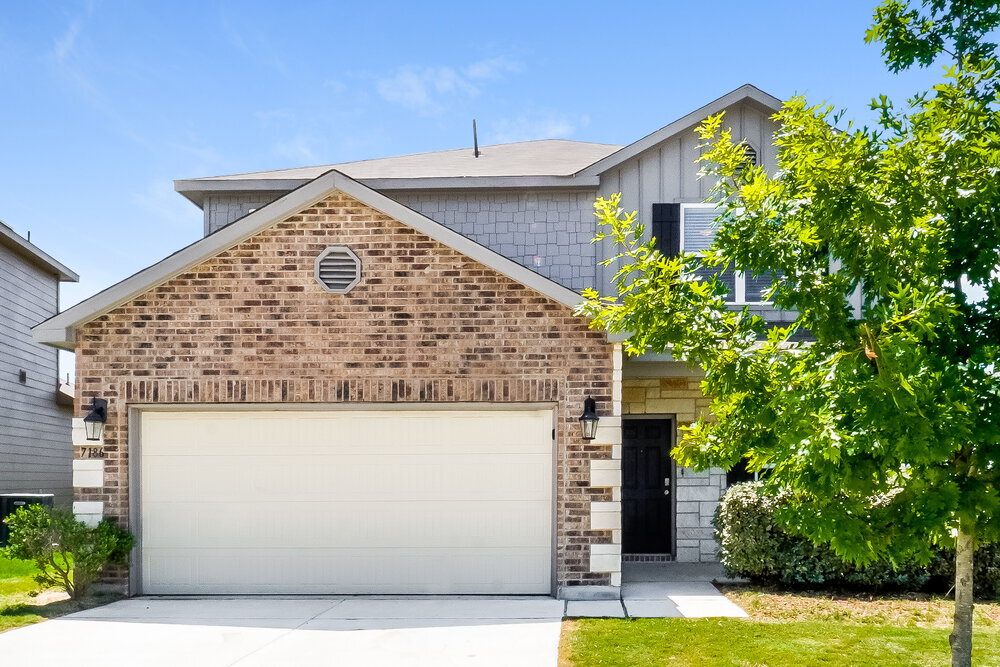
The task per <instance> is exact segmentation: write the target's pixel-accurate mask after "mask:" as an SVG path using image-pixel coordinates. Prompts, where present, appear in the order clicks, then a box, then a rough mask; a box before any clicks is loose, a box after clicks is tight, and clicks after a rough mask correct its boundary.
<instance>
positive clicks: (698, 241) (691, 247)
mask: <svg viewBox="0 0 1000 667" xmlns="http://www.w3.org/2000/svg"><path fill="white" fill-rule="evenodd" d="M718 216H719V212H718V210H717V209H715V208H709V207H706V208H685V209H684V250H685V252H697V251H699V250H708V247H709V246H710V245H712V241H713V240H714V239H715V219H716V218H717V217H718Z"/></svg>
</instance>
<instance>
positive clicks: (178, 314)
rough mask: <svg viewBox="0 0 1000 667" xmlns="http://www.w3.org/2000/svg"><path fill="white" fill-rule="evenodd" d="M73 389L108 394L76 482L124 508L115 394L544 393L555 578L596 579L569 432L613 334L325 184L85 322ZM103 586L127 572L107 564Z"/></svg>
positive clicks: (605, 537) (119, 511)
mask: <svg viewBox="0 0 1000 667" xmlns="http://www.w3.org/2000/svg"><path fill="white" fill-rule="evenodd" d="M330 245H346V246H349V247H350V248H351V249H352V250H353V251H354V252H355V253H356V254H357V255H358V256H359V257H360V259H361V262H362V266H363V269H362V271H363V277H362V280H361V282H360V284H359V285H358V286H357V287H355V288H354V289H353V290H352V291H350V292H349V293H347V294H331V293H329V292H327V291H325V290H324V289H323V288H322V287H321V286H320V285H319V284H317V283H316V281H315V280H314V278H313V271H314V261H315V258H316V256H317V255H318V254H319V253H320V252H321V251H322V250H323V249H325V248H326V247H327V246H330ZM77 384H78V387H79V390H80V393H79V396H80V397H81V403H84V404H88V403H89V398H90V397H91V396H101V397H103V398H107V399H108V400H109V421H108V424H107V427H106V432H105V450H106V459H105V466H104V472H105V476H104V486H103V487H98V488H83V489H77V498H76V499H77V501H81V502H103V503H104V514H105V515H106V516H110V517H114V518H117V519H119V520H120V521H122V522H127V520H128V511H129V510H128V507H129V504H128V492H129V491H128V478H129V477H128V458H127V453H128V452H127V442H128V407H129V406H131V405H136V404H149V403H288V402H291V403H341V402H352V403H354V402H384V403H394V402H414V401H416V402H448V403H451V402H517V403H522V402H525V403H526V402H551V403H553V404H554V405H555V406H556V413H557V421H558V426H557V429H556V431H557V433H556V442H557V460H556V462H555V469H556V489H557V497H556V535H557V538H556V543H557V546H556V561H557V579H558V584H559V585H560V586H574V585H584V584H589V585H607V584H609V583H610V580H611V578H610V575H609V574H608V573H606V572H592V571H591V570H590V556H591V554H590V546H591V545H593V544H602V545H606V544H611V543H612V531H611V530H595V529H592V528H591V525H590V505H591V503H593V502H607V501H611V499H612V498H611V491H610V489H608V488H603V487H593V486H590V482H589V479H590V474H591V464H590V462H591V459H608V458H610V457H611V445H598V444H588V443H586V442H585V441H583V440H581V439H580V430H579V425H578V423H577V417H578V416H579V412H580V410H581V408H582V404H583V399H584V398H585V397H586V396H587V395H593V396H594V398H595V399H597V402H598V409H599V411H601V412H602V413H603V414H608V413H609V412H610V410H611V399H612V346H611V345H609V344H608V343H607V341H606V339H605V336H604V334H603V333H600V332H596V331H591V330H589V329H588V327H587V322H586V320H585V319H583V318H579V317H574V316H573V315H572V313H571V311H570V309H569V308H567V307H566V306H564V305H562V304H559V303H557V302H555V301H552V300H551V299H549V298H548V297H545V296H542V295H540V294H538V293H536V292H534V291H533V290H530V289H528V288H527V287H525V286H524V285H521V284H519V283H517V282H515V281H513V280H512V279H510V278H508V277H506V276H504V275H502V274H500V273H498V272H496V271H494V270H493V269H490V268H488V267H486V266H484V265H482V264H479V263H477V262H475V261H473V260H471V259H469V258H467V257H465V256H464V255H462V254H460V253H459V252H458V251H456V250H454V249H451V248H449V247H447V246H445V245H443V244H441V243H439V242H437V241H434V240H432V239H430V238H428V237H427V236H425V235H422V234H420V233H418V232H416V231H415V230H413V229H411V228H409V227H406V226H404V225H403V224H401V223H399V222H398V221H396V220H394V219H392V218H390V217H388V216H386V215H384V214H382V213H379V212H378V211H376V210H374V209H372V208H369V207H367V206H366V205H364V204H362V203H360V202H358V201H356V200H354V199H352V198H350V197H348V196H347V195H344V194H341V193H334V194H332V195H330V196H329V197H327V198H326V199H325V200H324V201H322V202H321V203H319V204H317V205H315V206H312V207H310V208H308V209H306V210H304V211H301V212H300V213H299V214H297V215H293V216H291V217H289V218H287V219H286V220H284V221H282V222H279V223H277V224H275V225H273V226H272V227H270V228H268V229H267V230H265V231H263V232H261V233H259V234H257V235H255V236H253V237H251V238H249V239H247V240H246V241H244V242H242V243H240V244H238V245H236V246H235V247H233V248H231V249H229V250H227V251H224V252H222V253H220V254H219V255H217V256H215V257H214V258H212V259H210V260H208V261H206V262H204V263H202V264H201V265H199V266H197V267H195V268H194V269H192V270H190V271H188V272H186V273H184V274H182V275H180V276H177V277H176V278H173V279H171V280H169V281H167V282H165V283H163V284H162V285H160V286H159V287H156V288H154V289H152V290H150V291H149V292H147V293H146V294H144V295H143V296H141V297H138V298H136V299H134V300H132V301H130V302H128V303H125V304H123V305H121V306H119V307H117V308H115V309H114V310H112V311H111V312H109V313H108V314H106V315H103V316H101V317H99V318H97V319H95V320H94V321H92V322H90V323H88V324H86V325H84V326H83V327H81V328H80V330H79V331H78V338H77ZM112 580H113V581H112V583H117V584H121V583H124V581H125V573H124V572H123V571H117V572H114V573H112Z"/></svg>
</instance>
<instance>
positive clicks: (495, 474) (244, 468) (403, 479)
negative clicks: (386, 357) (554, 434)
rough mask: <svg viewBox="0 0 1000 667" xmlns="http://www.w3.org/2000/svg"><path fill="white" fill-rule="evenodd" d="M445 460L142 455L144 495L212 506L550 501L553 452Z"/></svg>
mask: <svg viewBox="0 0 1000 667" xmlns="http://www.w3.org/2000/svg"><path fill="white" fill-rule="evenodd" d="M513 458H515V457H512V456H511V455H508V454H480V455H460V456H445V457H430V456H413V455H409V454H407V455H397V456H394V457H392V460H393V462H394V463H395V464H396V465H393V466H387V465H386V463H385V457H377V456H342V457H338V456H334V455H325V456H320V457H302V456H295V457H292V456H252V455H251V456H241V457H240V465H239V467H238V468H236V467H234V466H233V457H231V456H198V457H178V456H160V457H145V460H146V461H148V462H149V465H148V466H147V467H146V472H145V474H144V475H143V480H142V482H143V491H144V494H145V496H146V497H147V498H165V497H177V498H183V499H186V500H189V501H201V502H212V501H215V500H218V499H220V498H226V499H229V500H238V501H245V502H252V501H254V500H257V499H259V498H261V497H267V498H280V499H286V500H288V501H308V500H316V501H322V500H329V499H336V498H343V497H349V498H354V499H363V500H372V501H377V500H381V499H383V498H385V497H387V496H392V497H394V498H397V499H400V500H449V499H453V498H455V497H456V496H460V497H462V498H475V499H477V500H504V499H507V498H510V497H516V498H519V499H537V500H547V499H548V498H550V496H551V494H550V491H549V489H548V486H547V484H548V482H549V481H550V480H551V469H550V465H549V461H550V459H551V454H550V453H544V454H524V455H520V456H517V457H516V460H511V459H513Z"/></svg>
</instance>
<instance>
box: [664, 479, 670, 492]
mask: <svg viewBox="0 0 1000 667" xmlns="http://www.w3.org/2000/svg"><path fill="white" fill-rule="evenodd" d="M663 495H665V496H669V495H670V478H669V477H664V478H663Z"/></svg>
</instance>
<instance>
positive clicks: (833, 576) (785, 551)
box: [714, 482, 1000, 599]
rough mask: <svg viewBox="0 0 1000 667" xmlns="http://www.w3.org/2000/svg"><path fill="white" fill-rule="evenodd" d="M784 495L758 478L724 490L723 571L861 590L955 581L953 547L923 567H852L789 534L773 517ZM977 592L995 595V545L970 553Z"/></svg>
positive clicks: (719, 524)
mask: <svg viewBox="0 0 1000 667" xmlns="http://www.w3.org/2000/svg"><path fill="white" fill-rule="evenodd" d="M783 502H784V499H783V498H782V497H781V496H772V495H768V494H765V493H763V491H762V489H761V484H760V483H759V482H749V483H744V484H736V485H733V486H732V487H730V488H729V490H728V491H727V492H726V495H725V496H724V497H723V499H722V502H721V503H720V504H719V508H718V510H716V514H715V522H714V523H715V531H716V540H717V541H718V542H719V558H720V560H721V561H722V564H723V566H724V567H725V568H726V571H727V572H728V573H729V574H730V575H732V576H737V577H743V578H746V579H750V580H752V581H756V582H758V583H772V584H781V585H783V586H824V587H840V588H851V589H862V590H873V591H877V590H885V589H892V590H905V591H934V592H947V591H949V590H950V589H951V586H952V583H953V582H954V580H955V563H954V551H953V550H950V549H941V550H939V551H938V553H937V556H936V557H935V558H934V560H933V561H931V563H930V564H929V565H927V566H921V565H918V564H916V563H910V564H903V565H901V566H900V567H895V568H894V567H893V566H892V565H891V564H889V563H882V562H876V563H870V564H868V565H864V566H857V565H853V564H851V563H848V562H845V561H843V560H841V559H840V558H838V557H837V555H836V554H835V553H833V550H831V549H830V547H828V546H826V545H815V544H813V543H812V542H810V541H809V540H807V539H805V538H802V537H798V536H795V535H790V534H789V533H787V532H786V531H785V530H784V529H782V528H781V527H779V526H778V525H777V524H776V522H775V520H774V512H775V510H776V509H777V508H778V507H780V506H781V504H782V503H783ZM975 568H976V571H975V586H976V595H977V596H979V597H980V598H983V599H1000V549H998V548H997V546H996V545H987V546H984V547H980V548H979V549H978V550H977V551H976V556H975Z"/></svg>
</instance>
